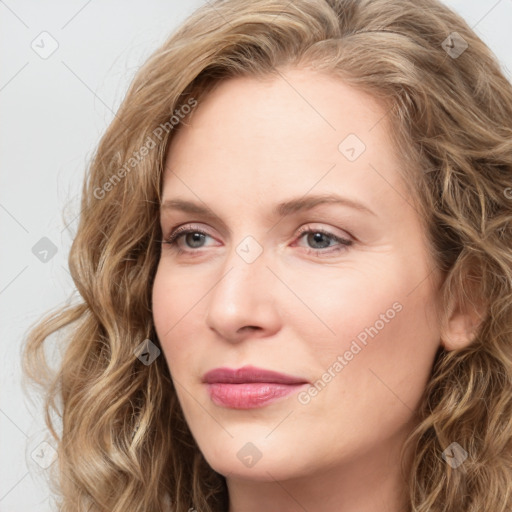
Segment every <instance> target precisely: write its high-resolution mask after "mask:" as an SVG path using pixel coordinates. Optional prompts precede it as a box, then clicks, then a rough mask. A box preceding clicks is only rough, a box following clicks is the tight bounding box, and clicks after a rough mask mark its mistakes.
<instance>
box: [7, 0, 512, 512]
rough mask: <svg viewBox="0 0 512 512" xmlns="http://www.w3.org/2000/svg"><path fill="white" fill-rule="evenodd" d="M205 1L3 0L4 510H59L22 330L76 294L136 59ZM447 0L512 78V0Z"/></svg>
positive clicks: (138, 61) (141, 59) (140, 60)
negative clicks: (90, 181)
mask: <svg viewBox="0 0 512 512" xmlns="http://www.w3.org/2000/svg"><path fill="white" fill-rule="evenodd" d="M201 3H202V1H198V0H194V1H191V0H188V1H187V2H184V1H183V0H181V1H180V0H167V1H164V0H150V1H144V2H142V1H138V2H137V1H134V0H130V1H124V2H122V1H121V0H104V1H102V2H100V1H99V0H88V1H87V0H72V1H68V2H64V1H61V2H57V1H49V2H36V1H27V0H20V1H17V2H16V1H15V0H5V1H2V0H0V56H1V72H0V111H1V116H0V128H1V135H0V155H1V163H2V169H1V170H2V172H1V174H0V233H1V240H2V265H1V267H0V270H1V273H0V308H1V312H2V319H3V322H2V324H1V334H0V349H1V354H2V358H1V370H0V464H1V468H0V512H27V511H28V510H38V511H40V512H48V511H50V510H56V509H55V507H54V506H52V503H51V501H50V499H49V495H50V491H49V489H48V485H47V482H46V474H45V473H46V472H47V471H48V470H45V469H44V468H43V467H41V465H42V466H44V465H46V464H49V463H51V461H52V458H51V456H52V449H51V448H49V447H48V445H46V444H44V443H45V441H49V442H50V444H51V443H52V441H51V438H50V436H49V434H48V433H47V432H45V430H44V422H43V417H42V413H41V409H40V406H41V404H40V403H38V402H37V401H36V402H35V403H31V402H30V401H29V400H28V399H27V397H26V395H24V393H23V391H22V388H21V372H20V347H21V340H22V339H23V337H24V334H25V332H26V330H27V329H28V327H29V325H30V324H31V323H32V322H34V321H36V320H37V319H38V318H40V317H41V315H42V314H43V313H44V312H46V311H47V310H49V309H53V308H55V307H57V306H59V305H62V304H63V303H64V302H66V301H67V300H69V299H70V297H71V296H72V295H73V294H74V300H76V293H75V292H74V287H73V283H72V280H71V277H70V275H69V272H68V270H67V255H68V251H69V248H70V244H71V241H72V238H73V235H74V233H75V229H76V216H77V214H78V211H79V208H78V204H79V203H78V200H79V193H80V190H81V185H82V178H83V174H84V170H85V167H86V163H87V162H88V160H89V158H90V157H91V155H92V153H93V150H94V148H95V146H96V144H97V143H98V141H99V139H100V137H101V135H102V133H103V132H104V130H105V129H106V127H107V126H108V124H109V123H110V121H111V119H112V117H113V115H114V112H115V111H116V110H117V108H118V106H119V104H120V103H121V100H122V98H123V96H124V93H125V91H126V89H127V87H128V85H129V83H130V81H131V80H132V78H133V76H134V74H135V72H136V71H137V69H138V67H139V66H140V65H141V64H142V63H143V62H144V61H145V59H146V58H147V57H149V55H150V54H151V53H152V52H153V51H154V50H155V49H156V48H157V47H158V46H159V44H160V43H162V42H163V41H164V39H165V38H166V36H167V35H168V33H169V32H170V31H171V30H173V29H174V28H175V27H176V26H177V25H178V24H179V23H180V22H181V21H182V20H183V19H184V18H185V17H186V16H187V15H188V14H189V13H190V12H192V11H193V10H194V9H195V8H196V7H198V6H199V5H200V4H201ZM445 3H446V4H447V5H449V6H450V7H452V8H453V9H455V10H456V11H457V12H459V13H460V14H461V15H462V16H463V17H464V18H465V19H466V20H467V21H468V23H469V24H470V25H471V27H473V28H474V29H475V30H476V32H477V34H478V35H479V36H480V37H481V38H482V39H483V40H484V41H485V42H486V43H487V44H488V46H489V47H490V48H491V49H492V50H493V51H494V52H495V54H496V55H497V56H498V58H499V60H500V62H501V63H502V65H503V68H504V71H505V74H506V75H507V76H508V78H509V79H511V74H510V71H509V70H512V54H511V52H510V49H511V48H512V32H511V31H510V27H511V26H512V0H498V1H496V0H472V1H468V0H450V1H446V2H445ZM41 32H48V33H49V34H50V35H51V37H50V36H47V35H42V36H40V34H41ZM52 38H53V39H52ZM53 40H55V41H56V43H54V42H53ZM33 41H34V43H33ZM52 44H54V45H55V44H58V48H57V49H56V50H55V52H54V53H53V54H52V55H50V56H49V57H48V58H42V57H41V56H40V55H39V54H38V53H36V51H35V50H34V49H33V48H32V45H34V46H36V45H38V46H36V48H37V51H38V52H40V53H41V54H42V55H43V56H45V55H44V54H43V52H44V51H49V50H50V49H51V48H52V46H51V45H52ZM64 215H65V217H64ZM43 237H47V238H49V239H50V240H51V241H52V243H53V244H55V246H56V250H57V252H56V254H55V256H54V257H51V258H50V257H49V256H51V253H49V254H48V256H46V257H47V258H48V261H46V262H43V261H40V259H39V258H43V259H44V258H45V255H44V253H39V257H37V255H36V254H34V252H33V247H34V246H35V245H36V244H37V243H38V242H39V241H40V240H41V238H43ZM39 243H44V242H39ZM37 247H38V246H36V248H37ZM35 252H38V251H37V250H36V251H35ZM41 443H43V444H41ZM50 467H52V466H50Z"/></svg>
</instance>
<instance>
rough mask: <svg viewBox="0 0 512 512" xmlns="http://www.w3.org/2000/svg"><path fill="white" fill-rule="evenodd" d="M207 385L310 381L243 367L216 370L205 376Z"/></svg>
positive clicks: (253, 367)
mask: <svg viewBox="0 0 512 512" xmlns="http://www.w3.org/2000/svg"><path fill="white" fill-rule="evenodd" d="M203 382H205V383H209V384H212V383H229V384H242V383H245V382H266V383H275V384H305V383H307V382H308V381H307V380H305V379H303V378H302V377H294V376H293V375H286V374H284V373H279V372H275V371H273V370H265V369H264V368H257V367H256V366H243V367H242V368H238V369H231V368H226V367H223V368H214V369H213V370H210V371H209V372H206V373H205V374H204V375H203Z"/></svg>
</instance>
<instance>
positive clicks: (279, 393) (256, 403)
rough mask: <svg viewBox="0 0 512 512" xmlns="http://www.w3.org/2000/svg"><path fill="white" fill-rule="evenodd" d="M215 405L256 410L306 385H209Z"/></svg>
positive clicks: (261, 383) (256, 383) (254, 383)
mask: <svg viewBox="0 0 512 512" xmlns="http://www.w3.org/2000/svg"><path fill="white" fill-rule="evenodd" d="M207 386H208V392H209V393H210V397H211V399H212V401H213V403H215V404H217V405H220V406H222V407H230V408H231V409H255V408H257V407H263V406H264V405H267V404H269V403H271V402H274V401H276V400H278V399H279V398H282V397H284V396H286V395H289V394H290V393H293V392H294V391H297V390H298V389H299V388H301V387H302V386H305V384H274V383H268V382H247V383H243V384H228V383H220V382H218V383H213V384H207Z"/></svg>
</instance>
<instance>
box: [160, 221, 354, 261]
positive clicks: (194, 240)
mask: <svg viewBox="0 0 512 512" xmlns="http://www.w3.org/2000/svg"><path fill="white" fill-rule="evenodd" d="M206 237H210V238H211V236H210V235H209V234H208V233H207V232H206V231H204V230H202V229H201V228H199V227H197V226H181V227H179V228H177V229H176V230H175V231H173V232H172V233H171V234H170V235H169V237H168V238H166V239H165V240H163V241H162V243H165V244H168V245H170V246H171V247H172V249H173V250H176V251H177V252H178V253H179V254H182V253H193V252H198V251H195V249H201V248H203V247H204V242H205V240H206ZM181 238H183V239H184V241H185V242H184V243H185V246H186V249H183V248H181V247H180V246H179V245H178V241H179V240H180V239H181ZM303 238H305V239H306V240H307V243H308V244H311V245H312V246H313V247H311V245H310V246H309V247H306V248H305V249H306V252H307V253H308V254H310V253H313V254H315V255H320V254H329V253H332V252H339V251H342V250H346V249H347V247H349V246H351V245H352V244H353V241H352V240H349V239H346V238H341V237H338V236H336V235H334V234H333V233H330V232H329V231H326V230H324V229H321V228H317V229H311V228H310V227H308V226H306V227H305V228H302V229H301V230H299V236H298V239H299V240H301V239H303ZM332 242H334V243H332ZM324 249H329V250H324Z"/></svg>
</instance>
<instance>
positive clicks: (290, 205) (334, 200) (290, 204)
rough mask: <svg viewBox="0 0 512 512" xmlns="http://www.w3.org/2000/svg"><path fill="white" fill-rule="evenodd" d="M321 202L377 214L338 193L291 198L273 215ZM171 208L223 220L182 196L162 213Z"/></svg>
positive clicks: (167, 204) (167, 203) (168, 202)
mask: <svg viewBox="0 0 512 512" xmlns="http://www.w3.org/2000/svg"><path fill="white" fill-rule="evenodd" d="M321 204H335V205H340V206H347V207H349V208H353V209H355V210H358V211H361V212H363V213H367V214H370V215H373V216H375V217H376V216H377V214H376V213H375V212H373V211H372V210H370V208H368V207H367V206H365V205H364V204H362V203H360V202H358V201H355V200H353V199H349V198H348V197H342V196H339V195H337V194H320V195H309V196H305V197H298V198H295V199H290V200H288V201H284V202H282V203H279V204H277V205H276V206H275V207H274V209H273V210H272V215H273V216H274V217H280V218H283V217H286V216H289V215H292V214H294V213H297V212H301V211H308V210H311V209H313V208H315V207H316V206H319V205H321ZM170 210H179V211H182V212H185V213H192V214H196V215H202V216H205V217H208V218H211V219H214V220H217V221H221V219H220V218H219V216H218V215H217V214H215V213H214V212H213V211H212V210H211V209H210V208H208V207H207V206H203V205H201V204H199V203H194V202H192V201H187V200H185V199H181V198H175V199H167V200H165V201H164V202H163V203H162V204H161V205H160V211H161V213H163V212H165V211H170Z"/></svg>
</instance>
